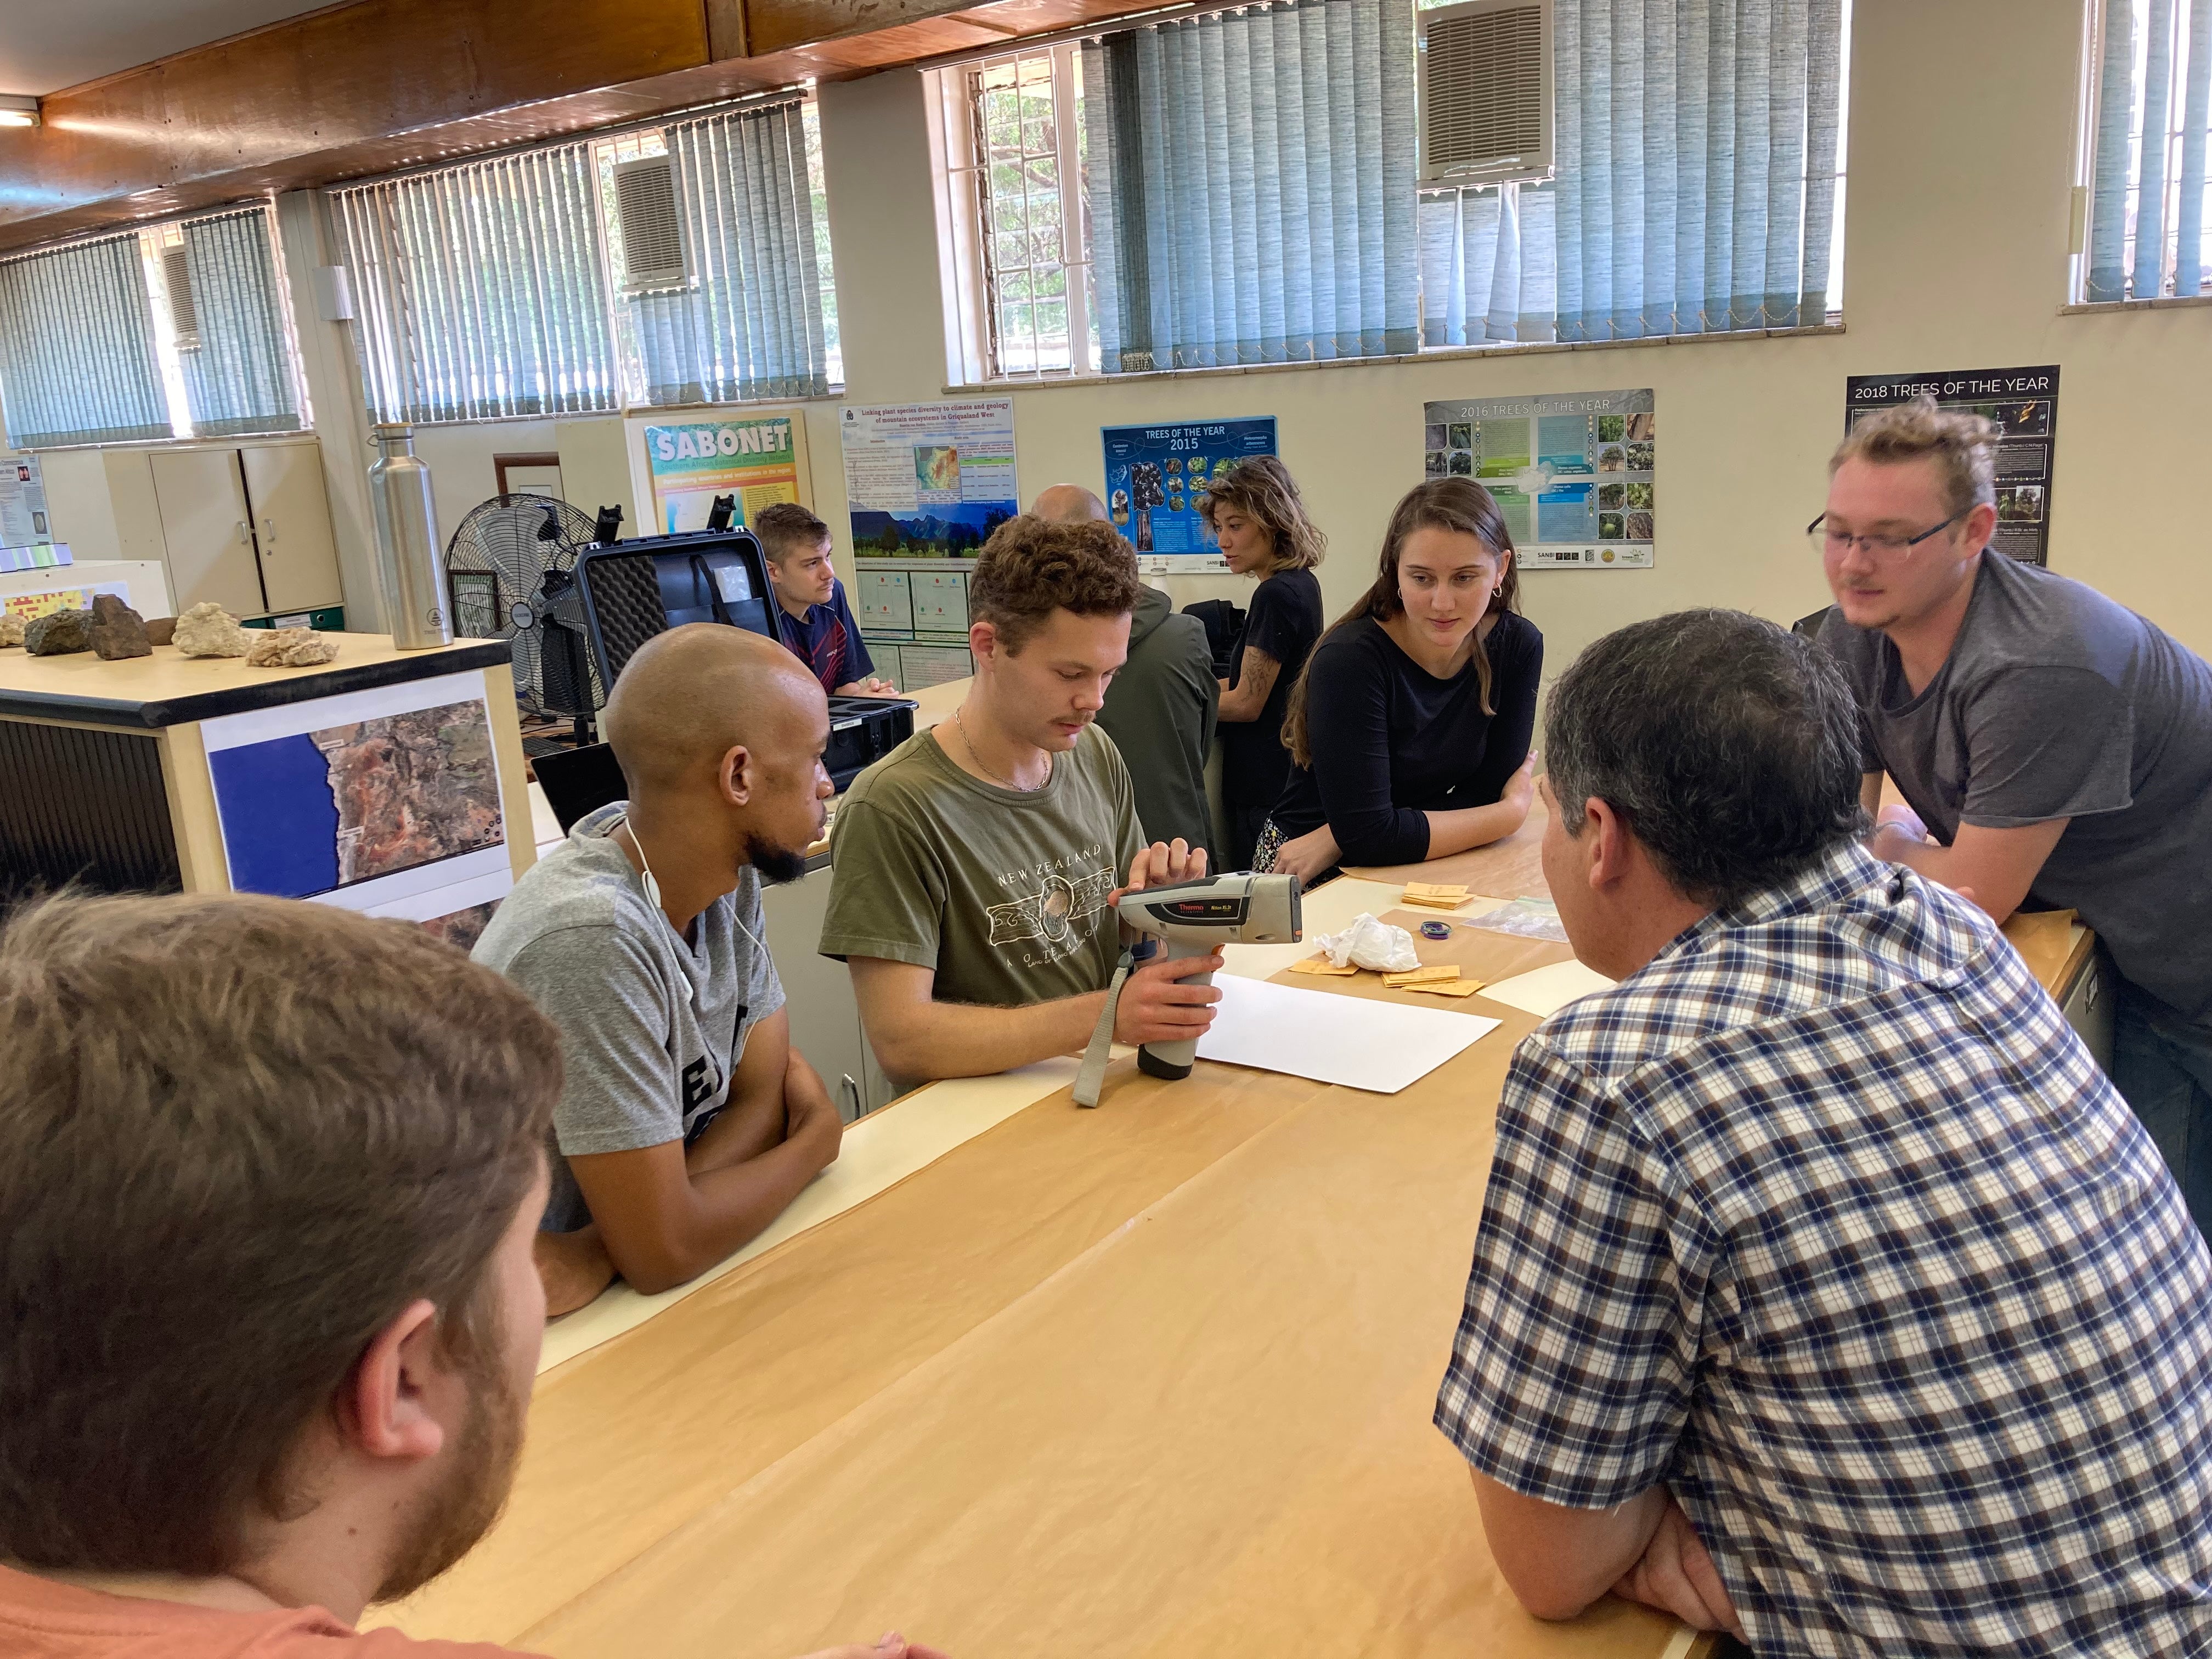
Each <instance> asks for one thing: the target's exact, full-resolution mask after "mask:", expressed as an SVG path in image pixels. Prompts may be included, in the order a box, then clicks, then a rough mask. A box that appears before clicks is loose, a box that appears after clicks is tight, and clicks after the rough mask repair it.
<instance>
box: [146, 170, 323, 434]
mask: <svg viewBox="0 0 2212 1659" xmlns="http://www.w3.org/2000/svg"><path fill="white" fill-rule="evenodd" d="M181 230H182V234H183V238H184V249H185V260H184V268H185V276H186V280H187V282H188V283H189V284H190V287H191V301H190V303H191V312H192V315H193V317H194V319H195V320H196V321H197V325H198V331H197V340H196V341H195V342H194V343H193V344H192V345H191V347H190V348H189V349H186V348H185V347H184V346H183V345H182V344H181V343H180V345H179V350H178V353H177V356H178V362H179V367H180V368H182V370H183V373H184V382H185V406H186V408H187V409H189V410H190V411H191V422H192V433H193V435H194V436H196V437H202V438H212V437H229V436H232V435H237V434H240V433H248V432H293V431H297V430H298V429H299V428H300V426H301V418H300V398H299V393H298V391H297V388H296V386H295V382H294V380H293V374H292V351H291V347H290V341H289V331H288V329H287V328H286V325H285V319H284V303H283V296H282V295H281V294H280V293H279V291H278V285H277V278H276V259H275V257H274V255H273V254H272V253H271V252H270V240H269V210H267V209H266V208H261V207H254V208H249V209H247V210H245V211H244V212H242V213H226V214H223V215H222V216H219V217H216V218H212V219H194V220H191V221H188V222H186V223H185V225H183V226H182V227H181Z"/></svg>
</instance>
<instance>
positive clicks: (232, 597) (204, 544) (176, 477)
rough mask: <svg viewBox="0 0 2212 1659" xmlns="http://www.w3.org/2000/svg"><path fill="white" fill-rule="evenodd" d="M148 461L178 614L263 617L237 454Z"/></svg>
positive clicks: (161, 452) (198, 452)
mask: <svg viewBox="0 0 2212 1659" xmlns="http://www.w3.org/2000/svg"><path fill="white" fill-rule="evenodd" d="M149 459H150V462H151V465H152V466H153V470H154V499H155V503H156V506H157V508H158V510H159V512H160V513H161V541H162V544H163V546H164V548H165V549H166V550H167V557H168V565H169V592H170V594H171V597H172V598H173V599H175V601H176V605H177V609H178V611H179V613H181V612H182V611H184V609H185V607H186V606H187V605H197V604H198V603H199V602H200V601H201V600H203V599H212V600H214V601H215V602H216V604H217V605H221V606H222V608H223V609H224V610H226V611H229V612H230V614H231V615H232V616H234V617H258V616H259V615H260V614H261V613H262V612H263V611H266V610H268V609H269V605H268V602H267V601H266V600H265V599H263V597H262V593H261V562H260V561H259V560H258V558H257V557H255V556H254V550H253V524H252V513H250V512H249V511H248V510H247V507H246V478H245V475H244V473H243V472H242V471H241V470H240V466H239V464H238V452H237V451H236V450H234V449H157V450H155V451H154V452H153V453H152V454H151V456H150V458H149Z"/></svg>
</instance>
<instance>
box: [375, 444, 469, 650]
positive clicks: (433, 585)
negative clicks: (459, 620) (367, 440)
mask: <svg viewBox="0 0 2212 1659" xmlns="http://www.w3.org/2000/svg"><path fill="white" fill-rule="evenodd" d="M374 441H375V444H376V453H377V459H376V461H375V464H374V465H372V466H371V467H370V468H369V469H368V498H369V501H370V502H371V503H372V505H373V506H374V508H375V512H376V555H377V562H378V564H379V566H380V568H381V569H382V571H383V574H384V615H385V621H386V625H387V626H389V627H390V628H391V629H392V644H393V645H394V646H396V647H398V648H399V649H400V650H402V651H427V650H430V649H432V648H434V647H437V646H441V645H451V644H452V643H453V619H452V617H450V616H449V615H448V614H447V602H446V560H445V555H444V544H442V543H441V541H440V540H439V539H438V509H437V507H436V506H435V503H433V502H432V501H431V499H430V469H429V468H428V466H426V465H424V464H423V463H422V461H420V460H419V459H416V454H415V430H414V428H412V427H406V426H380V427H378V428H375V431H374Z"/></svg>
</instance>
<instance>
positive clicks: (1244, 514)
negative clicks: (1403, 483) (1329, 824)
mask: <svg viewBox="0 0 2212 1659" xmlns="http://www.w3.org/2000/svg"><path fill="white" fill-rule="evenodd" d="M1198 510H1199V511H1200V513H1203V514H1204V515H1205V518H1206V523H1207V524H1209V525H1211V526H1212V528H1213V536H1214V539H1215V540H1216V541H1218V542H1219V543H1220V544H1221V555H1222V556H1223V557H1224V558H1225V559H1226V560H1228V561H1229V568H1230V569H1231V571H1233V572H1235V573H1236V574H1237V575H1240V576H1257V577H1259V578H1260V586H1258V587H1257V588H1256V589H1255V590H1254V592H1253V594H1252V601H1251V604H1250V605H1249V607H1248V608H1247V609H1246V611H1245V613H1244V631H1243V633H1242V634H1241V635H1238V636H1237V649H1236V651H1235V652H1234V653H1233V654H1232V655H1231V659H1230V670H1229V678H1227V679H1225V680H1224V681H1222V682H1221V705H1220V710H1219V713H1218V715H1217V716H1216V719H1217V720H1218V722H1219V724H1218V727H1217V729H1218V731H1219V732H1220V733H1221V794H1222V805H1223V806H1224V807H1225V809H1226V811H1227V813H1228V817H1229V845H1228V847H1227V848H1225V859H1224V867H1225V868H1227V869H1232V870H1241V869H1244V868H1246V867H1248V866H1249V865H1250V863H1251V860H1252V853H1253V848H1255V845H1256V844H1257V843H1258V842H1259V839H1260V831H1261V827H1262V826H1263V825H1265V824H1266V823H1267V811H1268V809H1269V808H1270V807H1272V806H1273V805H1274V804H1275V798H1276V797H1277V796H1278V795H1279V794H1281V793H1283V783H1284V781H1285V779H1286V778H1288V777H1289V775H1290V770H1291V757H1290V756H1289V755H1288V754H1286V753H1285V751H1284V749H1283V714H1284V710H1285V708H1287V707H1288V705H1289V702H1290V695H1291V685H1292V684H1295V683H1296V681H1297V678H1298V675H1299V673H1300V671H1303V670H1304V667H1305V665H1306V653H1308V652H1310V651H1311V650H1312V649H1313V645H1314V641H1316V640H1317V639H1319V638H1320V637H1321V623H1322V611H1321V583H1320V582H1319V581H1318V580H1316V579H1315V576H1314V574H1313V571H1314V567H1315V566H1316V565H1317V564H1319V563H1320V562H1321V561H1322V553H1323V551H1324V550H1326V548H1327V546H1328V538H1325V537H1324V536H1323V535H1322V533H1321V531H1320V530H1319V529H1318V528H1317V527H1316V526H1315V524H1314V521H1313V520H1311V519H1310V518H1308V517H1307V516H1306V504H1305V502H1304V500H1303V499H1301V497H1300V496H1299V495H1298V487H1297V483H1296V482H1295V481H1293V480H1292V478H1291V475H1290V472H1289V471H1288V470H1287V469H1285V467H1284V465H1283V464H1282V463H1281V462H1280V461H1279V460H1277V459H1275V458H1274V457H1273V455H1255V456H1254V457H1253V458H1252V459H1249V460H1248V461H1245V462H1243V463H1242V464H1241V465H1238V466H1237V467H1236V468H1235V469H1234V470H1232V471H1229V472H1227V473H1225V474H1222V475H1219V476H1218V477H1215V479H1214V480H1213V482H1212V483H1211V484H1209V485H1207V486H1206V496H1205V499H1204V500H1203V501H1200V503H1199V509H1198Z"/></svg>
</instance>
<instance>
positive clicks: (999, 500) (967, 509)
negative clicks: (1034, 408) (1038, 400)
mask: <svg viewBox="0 0 2212 1659" xmlns="http://www.w3.org/2000/svg"><path fill="white" fill-rule="evenodd" d="M837 429H838V431H839V432H840V433H841V434H842V435H843V438H844V447H845V499H846V502H847V506H848V510H849V512H850V513H851V514H852V526H853V553H854V557H856V558H894V559H902V558H903V559H933V558H934V559H944V558H954V559H957V558H969V557H972V556H974V555H975V552H976V550H978V549H980V548H981V546H982V545H983V543H984V541H985V539H986V538H988V537H989V535H990V533H991V532H993V531H994V530H996V529H997V528H998V527H999V526H1000V525H1001V524H1004V523H1005V522H1006V520H1008V519H1011V518H1012V517H1013V516H1014V515H1015V514H1016V513H1019V512H1020V511H1021V510H1022V507H1021V491H1020V489H1019V488H1018V486H1017V485H1016V483H1015V482H1014V400H1013V399H1012V398H967V399H963V400H961V401H958V402H954V403H939V404H846V405H845V408H844V410H843V412H842V417H841V419H840V420H839V422H838V428H837Z"/></svg>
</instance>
